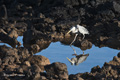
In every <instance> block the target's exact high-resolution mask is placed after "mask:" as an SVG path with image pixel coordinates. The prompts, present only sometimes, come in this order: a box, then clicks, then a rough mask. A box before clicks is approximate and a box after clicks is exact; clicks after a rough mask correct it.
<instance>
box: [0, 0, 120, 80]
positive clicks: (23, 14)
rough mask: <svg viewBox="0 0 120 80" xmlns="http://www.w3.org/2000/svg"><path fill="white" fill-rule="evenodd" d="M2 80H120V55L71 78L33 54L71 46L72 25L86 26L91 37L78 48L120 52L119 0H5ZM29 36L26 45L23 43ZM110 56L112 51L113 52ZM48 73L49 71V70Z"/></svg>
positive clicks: (0, 26)
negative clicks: (56, 45)
mask: <svg viewBox="0 0 120 80" xmlns="http://www.w3.org/2000/svg"><path fill="white" fill-rule="evenodd" d="M0 5H1V6H0V43H7V44H9V45H10V46H11V47H7V46H5V45H0V55H1V56H0V66H1V67H0V74H1V75H0V80H26V79H31V80H119V79H120V53H118V56H115V57H114V58H113V60H112V61H110V62H109V63H105V64H104V66H103V67H102V68H100V67H99V66H96V67H93V68H92V69H91V72H90V73H78V74H75V75H73V74H70V75H68V71H67V66H66V65H65V64H63V63H59V62H55V63H52V64H50V61H49V59H48V58H46V57H44V56H42V55H33V54H35V53H37V52H40V51H41V50H43V49H45V48H47V47H48V46H49V44H50V43H51V42H55V41H60V42H61V43H64V44H66V45H68V44H70V42H71V41H72V40H73V37H74V35H73V34H70V35H65V33H66V32H67V31H68V30H69V28H70V27H71V26H72V25H76V24H80V25H83V26H85V27H86V28H87V29H88V30H89V32H90V35H86V39H85V40H81V38H82V35H80V36H79V37H77V40H76V41H75V43H74V45H75V46H77V47H80V48H81V49H82V50H85V49H89V48H91V47H92V44H94V45H96V46H98V47H103V46H107V47H110V48H114V49H120V1H119V0H101V1H100V0H0ZM18 36H23V45H24V47H21V43H20V42H19V41H17V37H18ZM108 54H109V53H108ZM44 71H45V72H44Z"/></svg>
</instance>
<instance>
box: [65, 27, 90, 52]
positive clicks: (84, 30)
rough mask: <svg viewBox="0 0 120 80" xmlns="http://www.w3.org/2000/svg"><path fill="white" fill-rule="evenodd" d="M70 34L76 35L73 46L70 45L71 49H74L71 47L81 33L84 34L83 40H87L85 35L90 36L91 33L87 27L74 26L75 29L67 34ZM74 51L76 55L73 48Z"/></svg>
mask: <svg viewBox="0 0 120 80" xmlns="http://www.w3.org/2000/svg"><path fill="white" fill-rule="evenodd" d="M70 32H72V33H75V37H74V39H73V41H72V42H71V44H70V47H71V48H72V46H71V45H72V43H73V42H74V41H75V40H76V37H77V36H78V34H79V33H81V34H83V38H82V39H84V38H85V34H89V31H88V30H87V29H86V28H85V27H83V26H80V25H76V26H73V27H72V28H71V29H70V30H69V31H68V32H67V34H69V33H70ZM72 49H73V50H74V53H75V54H76V51H75V49H74V48H72Z"/></svg>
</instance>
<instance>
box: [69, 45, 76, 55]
mask: <svg viewBox="0 0 120 80" xmlns="http://www.w3.org/2000/svg"><path fill="white" fill-rule="evenodd" d="M70 47H71V48H72V49H73V51H74V53H75V54H76V51H75V49H74V48H73V47H72V46H71V45H70Z"/></svg>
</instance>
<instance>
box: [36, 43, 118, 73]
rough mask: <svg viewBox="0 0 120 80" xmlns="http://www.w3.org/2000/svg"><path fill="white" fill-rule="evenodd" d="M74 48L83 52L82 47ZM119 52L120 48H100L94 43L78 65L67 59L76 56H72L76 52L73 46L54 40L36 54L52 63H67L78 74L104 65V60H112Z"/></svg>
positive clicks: (78, 51) (70, 71) (79, 52)
mask: <svg viewBox="0 0 120 80" xmlns="http://www.w3.org/2000/svg"><path fill="white" fill-rule="evenodd" d="M73 47H74V46H73ZM74 49H75V50H76V52H77V54H82V50H81V49H80V48H77V47H74ZM118 52H119V50H115V49H111V48H108V47H102V48H98V47H96V46H94V45H93V46H92V48H91V49H88V50H85V51H84V53H85V54H87V53H89V56H88V58H87V59H86V60H85V61H84V62H83V63H81V64H79V65H77V66H73V65H71V64H70V62H69V61H68V60H67V59H66V57H68V58H70V59H71V58H72V57H74V56H72V54H74V52H73V50H72V49H71V47H70V46H65V45H62V44H61V43H60V42H54V43H53V42H52V43H51V44H50V46H49V47H48V48H47V49H45V50H42V51H41V52H39V53H37V54H36V55H43V56H45V57H47V58H49V60H50V62H51V63H53V62H62V63H65V64H66V65H67V69H68V72H69V74H76V73H83V72H90V71H91V68H92V67H94V66H97V65H99V66H100V67H102V66H103V64H104V62H109V61H110V60H112V59H113V56H116V55H117V53H118Z"/></svg>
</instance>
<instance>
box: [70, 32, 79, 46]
mask: <svg viewBox="0 0 120 80" xmlns="http://www.w3.org/2000/svg"><path fill="white" fill-rule="evenodd" d="M77 35H78V34H76V35H75V37H74V39H73V41H72V42H71V43H70V45H72V44H73V42H75V40H76V37H77Z"/></svg>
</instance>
